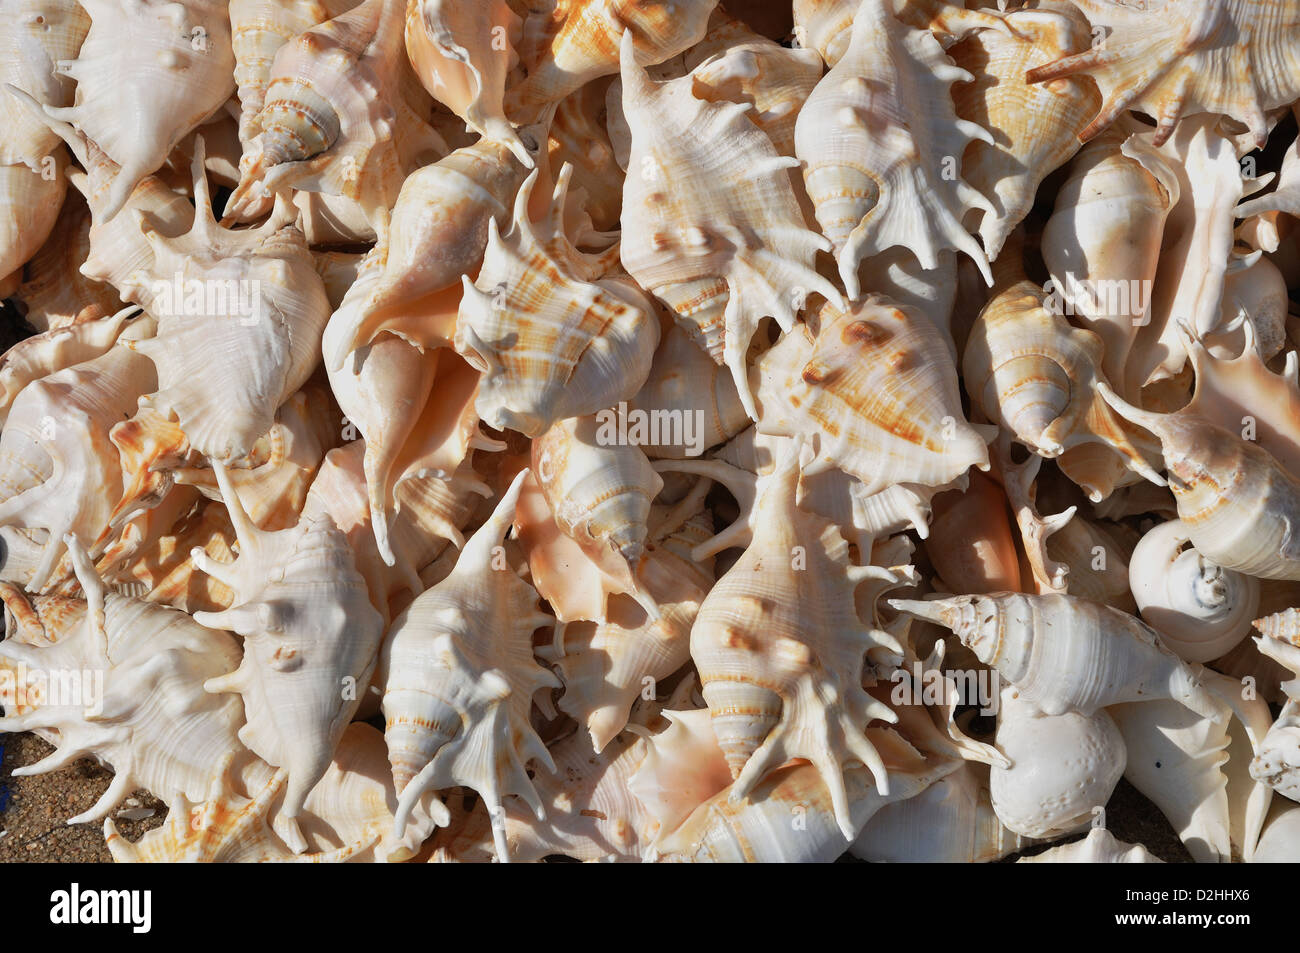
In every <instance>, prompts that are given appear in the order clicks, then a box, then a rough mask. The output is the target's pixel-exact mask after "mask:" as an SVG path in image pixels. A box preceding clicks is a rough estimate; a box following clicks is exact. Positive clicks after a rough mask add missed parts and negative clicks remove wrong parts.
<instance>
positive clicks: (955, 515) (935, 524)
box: [925, 473, 1020, 593]
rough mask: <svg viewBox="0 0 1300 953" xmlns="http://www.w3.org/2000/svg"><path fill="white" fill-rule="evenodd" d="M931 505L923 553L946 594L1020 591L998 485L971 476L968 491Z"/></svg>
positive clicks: (1003, 497)
mask: <svg viewBox="0 0 1300 953" xmlns="http://www.w3.org/2000/svg"><path fill="white" fill-rule="evenodd" d="M931 506H932V507H933V510H934V518H933V519H932V520H931V521H930V539H929V540H927V541H926V543H925V551H926V553H927V555H929V557H930V562H931V563H932V564H933V565H934V570H935V572H936V573H938V575H939V578H941V579H942V580H943V582H944V583H945V584H946V585H947V587H948V590H949V591H951V592H976V593H989V592H1015V591H1016V590H1018V589H1020V565H1019V561H1018V557H1017V555H1016V544H1015V541H1014V539H1013V538H1012V535H1011V520H1010V518H1009V516H1008V512H1007V504H1006V495H1005V494H1004V493H1003V492H1002V488H1001V487H1000V486H999V485H998V484H997V483H995V482H994V481H993V480H991V479H990V478H988V477H986V476H984V475H983V474H980V473H972V474H971V475H970V486H969V488H968V489H966V490H965V491H964V492H962V491H956V490H954V491H952V492H949V493H941V494H939V495H938V496H936V497H935V498H934V501H933V502H932V503H931ZM931 540H933V542H931Z"/></svg>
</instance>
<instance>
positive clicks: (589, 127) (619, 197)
mask: <svg viewBox="0 0 1300 953" xmlns="http://www.w3.org/2000/svg"><path fill="white" fill-rule="evenodd" d="M609 88H610V80H609V79H603V80H599V79H598V80H595V81H593V82H591V83H588V84H587V85H586V86H584V87H582V89H579V90H577V91H576V92H573V93H570V94H569V95H568V96H567V97H565V98H564V99H562V100H561V101H560V104H559V105H558V106H556V108H555V117H554V119H552V121H551V125H550V129H549V131H548V134H547V135H548V138H547V153H548V161H549V162H550V166H551V168H552V169H559V168H562V167H563V166H564V165H565V164H566V163H567V164H569V165H571V166H573V168H574V169H575V170H576V175H577V180H578V188H577V189H575V190H574V194H575V195H577V194H578V193H579V192H581V193H582V194H584V195H585V199H584V200H583V208H584V209H586V211H587V213H588V214H589V215H590V216H591V222H592V226H593V227H594V228H596V229H597V230H598V231H606V230H612V229H617V228H618V222H619V215H620V214H621V213H622V210H623V179H624V170H623V168H622V166H620V165H619V163H618V159H617V157H616V156H615V154H614V145H613V143H612V142H611V141H610V135H609V133H608V132H607V131H606V128H605V116H606V109H605V97H606V93H607V92H608V90H609ZM624 159H626V156H625V157H624Z"/></svg>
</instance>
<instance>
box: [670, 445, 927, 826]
mask: <svg viewBox="0 0 1300 953" xmlns="http://www.w3.org/2000/svg"><path fill="white" fill-rule="evenodd" d="M798 477H799V466H798V448H797V446H795V447H792V448H790V449H789V450H787V452H786V454H785V457H784V459H783V460H782V461H781V462H780V463H779V464H778V466H777V469H776V471H775V472H774V473H773V474H772V475H771V476H769V477H767V478H766V479H765V480H764V483H763V485H762V486H761V487H760V494H759V499H758V504H757V507H756V510H755V517H754V521H753V529H754V539H753V542H752V543H751V544H750V545H749V548H748V549H746V550H745V552H744V555H742V556H741V557H740V559H739V560H737V561H736V563H735V565H734V566H733V567H732V568H731V569H730V570H729V571H728V572H727V573H726V574H725V575H724V576H723V577H722V578H721V579H719V580H718V582H717V583H716V584H715V585H714V586H713V588H712V589H711V590H710V591H709V594H708V596H707V597H706V598H705V600H704V602H703V604H701V606H700V609H699V613H698V615H697V616H696V619H695V625H694V627H693V628H692V630H691V658H692V659H693V660H694V661H695V664H696V667H697V668H698V670H699V673H700V680H701V682H702V684H703V686H704V689H703V690H704V698H705V700H706V701H707V702H708V705H709V709H710V712H711V713H712V717H713V730H714V732H715V734H716V735H717V737H718V742H719V745H720V746H721V748H722V750H723V752H724V753H725V754H726V757H727V763H728V764H729V765H730V766H731V772H732V775H733V776H734V777H735V778H736V783H735V784H734V785H733V786H732V789H731V794H730V797H731V799H732V800H733V801H734V800H739V799H741V798H744V797H745V796H746V795H751V794H752V793H753V792H754V791H755V790H756V789H757V786H758V784H759V783H760V782H761V781H762V780H763V778H764V777H765V776H767V775H769V774H770V773H771V772H772V771H773V770H774V769H775V768H776V767H777V766H779V765H781V764H783V763H785V762H786V761H787V760H789V759H790V758H807V759H808V760H810V761H811V762H812V763H813V765H814V766H815V769H816V771H817V773H818V774H819V775H820V776H821V778H822V779H823V781H824V783H825V784H826V786H827V787H828V788H829V790H830V797H831V800H832V803H833V804H834V813H835V818H836V821H837V822H838V824H839V826H840V829H841V831H842V832H843V835H844V837H845V838H847V839H849V840H852V839H853V836H854V835H855V833H856V825H855V823H854V820H853V818H852V817H851V815H850V803H849V797H848V793H847V790H846V787H845V778H844V771H845V768H846V766H847V765H849V764H852V763H854V762H858V763H861V764H864V765H866V766H867V767H868V768H869V769H870V771H871V772H872V774H873V775H874V776H875V778H876V784H877V786H878V787H879V789H880V790H881V791H888V790H889V786H888V781H887V778H886V773H885V765H884V762H883V760H882V759H881V755H880V753H879V752H878V751H877V750H876V748H875V747H874V746H873V745H872V743H871V742H870V740H869V739H868V738H867V736H866V735H864V734H863V728H864V727H865V726H866V724H867V722H868V721H870V720H872V719H875V718H878V719H883V720H885V721H894V720H895V716H894V715H893V713H892V712H891V711H890V710H889V709H888V707H887V706H885V705H883V704H881V703H879V702H877V701H876V700H874V699H873V698H871V696H869V695H868V694H867V693H866V692H865V691H864V690H863V689H862V686H861V684H860V672H861V670H862V665H863V664H864V661H865V659H866V658H867V656H868V653H872V654H876V655H880V656H881V657H882V658H887V657H889V653H891V652H893V653H900V652H901V648H900V646H899V645H898V643H897V642H896V641H895V640H894V639H893V637H892V636H890V635H889V634H888V633H886V632H884V631H882V630H880V629H877V628H875V627H874V626H873V625H871V624H863V622H862V621H861V620H860V619H859V616H858V612H857V607H856V604H855V601H854V593H855V590H856V589H857V587H858V584H860V583H864V582H866V581H867V580H872V582H873V586H875V587H879V589H880V591H883V590H885V589H888V588H891V587H894V586H897V585H899V584H901V581H902V579H903V578H904V575H902V574H900V573H898V572H894V571H891V570H889V569H884V568H881V567H878V566H857V565H854V564H853V563H852V562H851V561H850V559H849V547H848V544H847V543H846V542H845V541H844V538H843V537H842V536H841V535H840V533H839V531H838V530H837V529H836V528H835V527H834V526H833V525H832V524H831V523H829V522H828V521H827V520H825V519H823V518H821V517H818V516H814V515H813V514H810V513H807V512H805V511H803V510H800V509H798V508H797V507H796V505H795V493H796V489H797V484H798ZM895 657H897V656H895Z"/></svg>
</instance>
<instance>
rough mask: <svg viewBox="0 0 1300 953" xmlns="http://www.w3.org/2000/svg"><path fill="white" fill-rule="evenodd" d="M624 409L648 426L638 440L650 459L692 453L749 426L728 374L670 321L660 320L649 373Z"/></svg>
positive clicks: (682, 330)
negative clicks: (637, 416)
mask: <svg viewBox="0 0 1300 953" xmlns="http://www.w3.org/2000/svg"><path fill="white" fill-rule="evenodd" d="M627 409H628V415H627V416H628V419H632V414H633V413H639V414H641V415H643V417H642V419H644V420H646V421H648V422H649V423H650V425H651V427H650V433H649V434H647V435H646V438H647V439H646V441H645V442H643V443H639V446H640V447H641V449H642V450H644V451H645V454H646V456H647V457H650V458H651V459H657V458H666V459H673V460H680V459H682V458H684V457H692V456H697V455H698V451H700V450H703V449H705V448H707V447H713V446H716V445H717V444H720V443H724V442H726V441H728V440H730V439H731V438H732V437H735V436H736V435H737V434H739V433H740V432H741V431H743V430H745V429H746V428H747V427H749V425H750V420H749V414H747V413H746V412H745V408H744V406H743V405H742V404H741V402H740V395H739V394H738V393H737V392H736V385H735V382H734V381H733V380H732V378H731V374H730V372H728V371H727V370H726V369H725V368H722V367H719V366H718V365H717V364H715V363H713V361H711V360H710V359H709V355H708V354H706V353H705V352H704V351H703V350H701V349H700V347H699V346H698V345H697V344H696V343H695V342H694V341H693V340H691V336H690V335H689V334H688V333H687V332H686V331H685V330H684V329H683V328H682V327H681V326H680V325H678V324H676V323H673V322H672V321H670V320H662V321H660V326H659V347H658V348H657V349H656V350H655V356H654V361H653V362H652V363H651V365H650V374H649V376H647V377H646V380H645V383H644V384H642V385H641V389H640V390H639V391H637V392H636V394H635V395H634V396H633V397H632V398H631V399H630V400H629V401H628V408H627ZM701 424H702V426H701ZM688 428H689V431H690V432H689V434H688Z"/></svg>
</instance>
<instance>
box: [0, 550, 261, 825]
mask: <svg viewBox="0 0 1300 953" xmlns="http://www.w3.org/2000/svg"><path fill="white" fill-rule="evenodd" d="M68 545H69V549H70V552H71V556H72V561H73V564H74V566H75V569H76V574H77V579H78V581H79V582H80V583H81V586H82V589H83V590H84V592H85V594H86V597H87V602H86V603H83V605H84V606H85V611H84V613H80V614H77V613H67V612H66V609H67V606H66V604H65V602H64V601H63V600H60V601H59V602H58V603H57V604H56V609H59V610H63V611H61V612H58V613H57V614H56V615H51V614H47V613H40V610H39V609H38V610H37V611H38V613H40V615H41V616H42V618H41V619H40V621H42V622H44V623H45V624H46V626H47V628H46V630H45V633H44V635H45V638H44V639H41V640H35V639H29V641H26V642H19V641H17V640H16V639H13V638H11V639H7V640H6V641H4V642H0V654H3V655H4V656H5V657H6V658H7V659H9V660H10V662H17V663H25V665H26V667H27V669H28V670H29V671H36V670H41V671H45V672H47V673H48V677H49V679H50V682H49V685H50V687H51V689H53V686H54V685H55V684H56V682H57V678H56V677H57V676H59V675H60V673H78V674H79V676H80V677H79V678H77V679H76V684H75V685H72V684H70V683H69V682H68V681H67V680H63V681H62V689H61V690H62V691H68V692H73V693H75V696H76V697H74V698H72V699H70V700H69V699H59V700H60V701H62V702H63V703H62V704H56V703H55V702H56V699H55V698H54V697H50V698H49V700H48V701H49V703H48V704H35V705H32V706H31V707H30V708H28V709H25V710H23V713H22V714H17V715H12V716H10V717H6V718H3V719H0V731H31V730H33V729H38V728H39V729H43V730H53V731H55V732H57V750H56V751H55V752H54V753H53V754H51V755H50V756H49V757H47V758H45V759H44V760H42V761H39V762H37V763H36V764H33V765H28V766H27V767H24V768H20V769H18V770H17V771H15V774H20V775H33V774H43V773H45V772H46V771H50V770H53V769H55V768H61V767H63V766H65V765H67V764H70V763H72V762H73V761H75V760H76V759H78V758H81V757H84V756H86V755H93V756H94V757H96V758H98V759H100V760H101V761H103V762H105V763H107V764H109V765H111V766H112V768H113V770H114V773H115V777H114V779H113V783H112V784H111V785H109V788H108V790H107V791H105V792H104V794H103V796H102V797H101V798H100V799H99V801H98V802H97V803H96V804H95V805H94V807H92V808H91V809H90V810H88V811H86V812H84V813H83V814H80V815H78V816H76V817H73V818H70V819H69V823H80V822H83V821H90V820H98V819H100V818H102V817H104V816H105V815H106V814H107V813H108V812H109V811H110V810H112V809H113V808H114V807H115V806H116V805H117V804H118V803H119V802H120V801H121V800H122V799H123V798H124V797H126V796H127V795H128V794H129V793H130V792H131V791H132V790H134V789H135V788H136V787H141V786H142V787H146V788H148V789H149V790H150V791H152V792H154V793H155V794H156V795H157V796H158V797H162V798H164V799H168V800H170V799H172V798H174V797H176V796H178V795H184V796H186V797H191V798H199V797H202V796H203V793H204V791H205V790H206V789H207V787H208V783H209V778H210V772H211V769H212V766H213V764H217V763H220V762H221V761H222V759H223V758H226V757H232V756H236V755H238V754H239V753H240V752H241V751H242V746H241V745H240V743H239V739H238V738H237V736H236V732H237V731H238V729H239V726H240V724H241V723H242V722H243V713H242V711H241V709H240V706H239V703H238V702H237V701H235V700H233V699H229V698H215V697H212V696H208V695H205V694H204V693H203V691H202V686H203V683H204V680H205V679H207V678H209V677H211V676H213V675H216V674H218V673H220V672H222V671H224V670H225V669H226V668H227V667H228V666H230V665H233V664H235V662H236V661H237V660H238V658H239V647H238V645H237V644H236V643H235V640H234V639H233V638H231V636H230V635H228V634H227V633H224V632H208V631H205V630H204V629H203V627H202V626H200V625H198V624H197V623H196V622H194V621H192V620H191V619H190V618H189V617H188V616H186V615H185V614H184V613H182V612H177V611H176V610H175V609H169V608H165V607H163V606H157V605H152V604H150V603H146V602H141V601H139V600H137V599H131V598H128V597H124V596H121V595H118V594H117V593H115V592H106V591H105V586H104V583H103V581H102V580H100V578H99V576H98V575H97V574H96V573H95V570H94V567H93V566H92V565H91V563H90V559H89V557H88V556H87V554H86V552H85V550H84V549H82V548H81V546H80V544H79V543H77V541H76V537H74V536H69V537H68ZM5 597H6V601H7V602H8V603H10V604H15V603H16V600H19V599H21V598H22V597H21V596H19V595H18V594H17V593H16V592H14V591H13V590H9V591H7V592H5ZM34 598H35V599H36V600H37V604H38V605H39V603H40V600H41V599H42V598H43V597H40V596H37V597H34ZM11 611H12V610H11ZM19 611H22V610H19ZM29 618H30V616H29ZM51 623H53V625H52V624H51ZM59 625H63V626H65V628H63V629H62V630H61V631H55V629H56V628H57V627H58V626H59Z"/></svg>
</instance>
